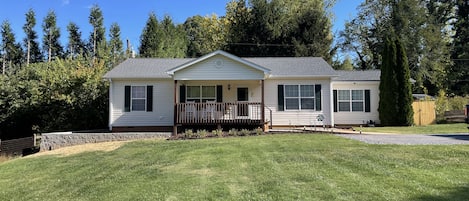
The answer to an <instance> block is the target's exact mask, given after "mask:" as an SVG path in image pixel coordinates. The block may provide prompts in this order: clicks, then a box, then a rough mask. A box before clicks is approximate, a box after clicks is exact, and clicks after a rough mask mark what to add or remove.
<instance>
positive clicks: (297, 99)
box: [284, 85, 315, 110]
mask: <svg viewBox="0 0 469 201" xmlns="http://www.w3.org/2000/svg"><path fill="white" fill-rule="evenodd" d="M284 94H285V109H286V110H314V103H315V87H314V85H285V92H284Z"/></svg>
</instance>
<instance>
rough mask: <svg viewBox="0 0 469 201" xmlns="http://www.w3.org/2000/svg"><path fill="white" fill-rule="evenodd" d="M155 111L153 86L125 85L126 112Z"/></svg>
mask: <svg viewBox="0 0 469 201" xmlns="http://www.w3.org/2000/svg"><path fill="white" fill-rule="evenodd" d="M130 111H147V112H152V111H153V86H152V85H148V86H130V85H126V86H125V87H124V112H130Z"/></svg>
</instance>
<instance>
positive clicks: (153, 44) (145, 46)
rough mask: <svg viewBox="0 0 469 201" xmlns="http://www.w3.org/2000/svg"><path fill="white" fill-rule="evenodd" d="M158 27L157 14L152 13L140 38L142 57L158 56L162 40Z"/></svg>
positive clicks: (139, 49)
mask: <svg viewBox="0 0 469 201" xmlns="http://www.w3.org/2000/svg"><path fill="white" fill-rule="evenodd" d="M158 26H159V24H158V19H157V18H156V15H155V13H153V12H152V13H150V15H149V16H148V20H147V23H146V25H145V28H144V29H143V32H142V35H141V36H140V47H139V48H138V51H139V54H140V56H141V57H157V56H158V49H160V40H161V31H160V30H159V27H158Z"/></svg>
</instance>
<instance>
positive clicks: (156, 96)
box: [110, 79, 174, 127]
mask: <svg viewBox="0 0 469 201" xmlns="http://www.w3.org/2000/svg"><path fill="white" fill-rule="evenodd" d="M125 86H145V91H144V95H145V96H146V86H153V98H152V99H153V111H150V112H147V111H146V110H142V111H132V112H124V105H125V104H124V91H125V90H124V88H125ZM111 90H112V103H110V104H111V105H110V107H111V113H110V115H111V117H110V125H111V126H115V127H118V126H126V127H132V126H172V125H173V124H174V123H173V120H174V118H173V113H174V105H173V102H174V92H173V91H174V81H173V80H170V79H148V80H112V84H111ZM131 94H132V92H131ZM140 95H141V94H140ZM146 98H147V97H146ZM131 107H132V106H131ZM144 107H146V104H145V105H144ZM145 109H146V108H145Z"/></svg>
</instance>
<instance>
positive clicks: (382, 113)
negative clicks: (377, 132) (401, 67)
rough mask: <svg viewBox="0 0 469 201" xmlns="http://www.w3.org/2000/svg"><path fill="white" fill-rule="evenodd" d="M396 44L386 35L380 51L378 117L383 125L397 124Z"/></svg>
mask: <svg viewBox="0 0 469 201" xmlns="http://www.w3.org/2000/svg"><path fill="white" fill-rule="evenodd" d="M395 67H396V46H395V44H394V42H393V41H392V40H391V39H390V38H389V37H388V38H386V40H385V44H384V49H383V52H382V63H381V66H380V68H381V77H380V80H381V82H380V83H379V107H378V111H379V119H380V121H381V124H382V125H384V126H395V125H397V122H396V119H397V115H398V113H397V111H398V109H397V96H398V94H397V91H396V90H397V87H398V83H397V80H396V74H395V69H394V68H395Z"/></svg>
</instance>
